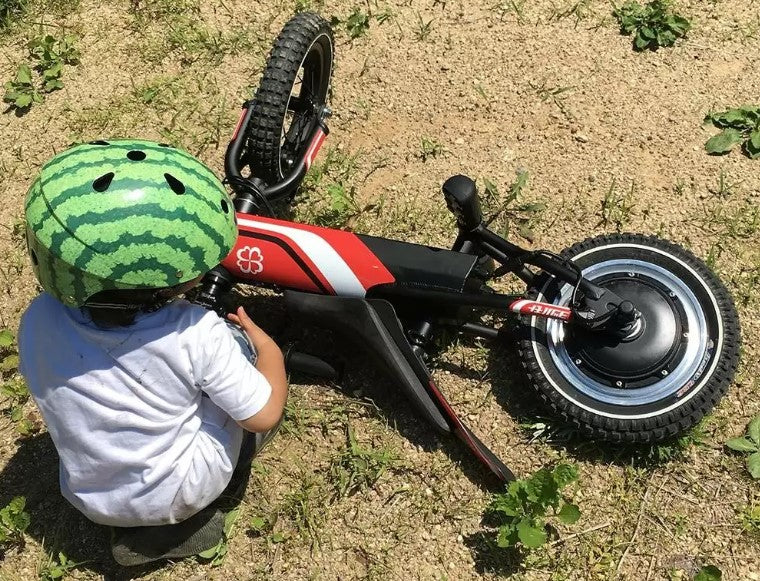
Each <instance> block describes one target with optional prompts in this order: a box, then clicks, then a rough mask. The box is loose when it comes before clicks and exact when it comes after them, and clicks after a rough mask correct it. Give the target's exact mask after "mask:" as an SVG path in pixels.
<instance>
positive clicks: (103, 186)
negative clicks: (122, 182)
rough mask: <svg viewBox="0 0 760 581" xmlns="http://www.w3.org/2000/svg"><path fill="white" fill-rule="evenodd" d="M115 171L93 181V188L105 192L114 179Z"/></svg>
mask: <svg viewBox="0 0 760 581" xmlns="http://www.w3.org/2000/svg"><path fill="white" fill-rule="evenodd" d="M113 175H114V174H113V172H108V173H107V174H105V175H102V176H100V177H99V178H98V179H96V180H95V181H94V182H92V189H93V190H95V191H96V192H105V191H106V190H107V189H108V188H109V187H110V185H111V182H112V181H113Z"/></svg>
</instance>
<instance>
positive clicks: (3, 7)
mask: <svg viewBox="0 0 760 581" xmlns="http://www.w3.org/2000/svg"><path fill="white" fill-rule="evenodd" d="M29 4H30V2H29V0H3V2H0V32H1V31H4V30H5V29H7V28H8V27H10V25H11V24H12V23H13V22H15V21H16V20H18V19H19V18H20V17H21V16H22V15H23V14H24V12H25V11H26V9H27V7H28V6H29Z"/></svg>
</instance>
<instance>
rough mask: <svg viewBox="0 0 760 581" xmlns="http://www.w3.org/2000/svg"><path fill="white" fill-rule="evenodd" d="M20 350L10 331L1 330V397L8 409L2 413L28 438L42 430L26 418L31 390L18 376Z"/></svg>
mask: <svg viewBox="0 0 760 581" xmlns="http://www.w3.org/2000/svg"><path fill="white" fill-rule="evenodd" d="M18 362H19V360H18V348H17V346H16V339H15V337H14V336H13V333H11V332H10V331H9V330H8V329H2V330H0V377H1V378H2V384H0V395H2V396H3V397H4V398H5V400H6V405H7V407H6V408H5V409H4V410H3V411H2V413H3V415H6V416H8V418H9V419H10V421H11V423H12V424H13V426H14V428H15V430H16V431H17V432H18V433H19V434H20V435H21V436H28V435H29V434H32V433H34V432H38V431H39V430H40V426H38V425H36V424H35V422H33V421H31V420H30V419H29V418H27V417H25V416H24V405H25V404H26V402H27V401H29V389H28V388H27V386H26V383H24V380H23V379H22V378H21V377H20V376H19V375H18Z"/></svg>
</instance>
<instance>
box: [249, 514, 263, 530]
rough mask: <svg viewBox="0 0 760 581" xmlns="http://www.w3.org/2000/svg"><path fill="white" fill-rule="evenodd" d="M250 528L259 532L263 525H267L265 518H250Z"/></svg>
mask: <svg viewBox="0 0 760 581" xmlns="http://www.w3.org/2000/svg"><path fill="white" fill-rule="evenodd" d="M250 525H251V528H252V529H253V530H254V531H256V532H260V531H263V530H264V527H266V526H267V520H266V519H265V518H264V517H263V516H254V517H253V518H252V519H251V523H250Z"/></svg>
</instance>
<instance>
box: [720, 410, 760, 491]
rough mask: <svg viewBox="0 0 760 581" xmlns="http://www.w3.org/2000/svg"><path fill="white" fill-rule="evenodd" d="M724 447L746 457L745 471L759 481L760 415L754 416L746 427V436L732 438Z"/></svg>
mask: <svg viewBox="0 0 760 581" xmlns="http://www.w3.org/2000/svg"><path fill="white" fill-rule="evenodd" d="M726 446H728V447H729V448H731V449H732V450H735V451H737V452H743V453H745V454H749V456H747V470H748V471H749V473H750V476H752V478H754V479H755V480H758V479H760V415H757V416H755V417H754V418H753V419H752V421H751V422H750V423H749V424H748V425H747V433H746V435H744V436H742V437H740V438H732V439H730V440H729V441H728V442H726Z"/></svg>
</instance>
